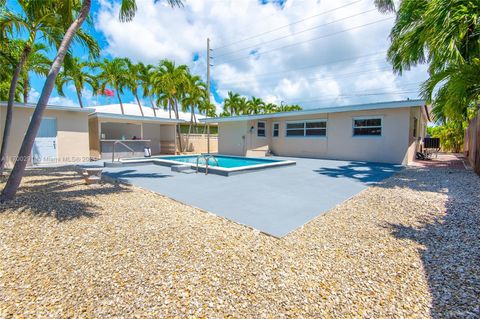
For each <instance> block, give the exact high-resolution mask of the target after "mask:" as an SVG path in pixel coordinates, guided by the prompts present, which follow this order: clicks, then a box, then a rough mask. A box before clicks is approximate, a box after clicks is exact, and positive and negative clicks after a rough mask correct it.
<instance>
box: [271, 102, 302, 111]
mask: <svg viewBox="0 0 480 319" xmlns="http://www.w3.org/2000/svg"><path fill="white" fill-rule="evenodd" d="M301 110H302V107H301V106H300V105H296V104H292V105H288V104H283V103H282V104H280V106H277V108H276V112H292V111H301Z"/></svg>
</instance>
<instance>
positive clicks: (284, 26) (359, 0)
mask: <svg viewBox="0 0 480 319" xmlns="http://www.w3.org/2000/svg"><path fill="white" fill-rule="evenodd" d="M361 1H363V0H357V1H353V2H350V3H347V4H345V5H342V6H340V7H336V8H333V9H330V10H327V11H324V12H320V13H318V14H315V15H312V16H309V17H306V18H303V19H301V20H297V21H294V22H292V23H289V24H286V25H283V26H280V27H277V28H275V29H271V30H269V31H265V32H262V33H259V34H255V35H253V36H250V37H247V38H244V39H241V40H238V41H235V42H231V43H229V44H226V45H222V46H219V47H216V48H214V49H213V50H219V49H222V48H226V47H229V46H232V45H234V44H237V43H241V42H245V41H247V40H251V39H255V38H258V37H260V36H262V35H265V34H269V33H272V32H275V31H278V30H281V29H284V28H287V27H289V26H292V25H295V24H298V23H301V22H303V21H306V20H309V19H312V18H315V17H318V16H321V15H324V14H327V13H330V12H333V11H336V10H339V9H343V8H346V7H348V6H351V5H354V4H356V3H359V2H361Z"/></svg>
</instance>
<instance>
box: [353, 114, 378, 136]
mask: <svg viewBox="0 0 480 319" xmlns="http://www.w3.org/2000/svg"><path fill="white" fill-rule="evenodd" d="M381 135H382V119H381V118H361V119H354V120H353V136H381Z"/></svg>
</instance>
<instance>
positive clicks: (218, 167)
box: [121, 154, 295, 176]
mask: <svg viewBox="0 0 480 319" xmlns="http://www.w3.org/2000/svg"><path fill="white" fill-rule="evenodd" d="M210 156H212V157H210V158H209V160H208V173H213V174H218V175H223V176H229V175H233V174H238V173H246V172H251V171H255V170H259V169H265V168H272V167H279V166H285V165H295V162H294V161H290V160H283V159H273V158H257V157H245V156H231V155H222V154H215V155H210ZM197 158H198V168H199V171H200V172H205V171H206V166H207V165H206V158H205V157H204V156H202V155H201V154H198V155H175V156H152V157H149V158H147V157H136V158H126V159H122V160H121V162H122V163H124V164H141V163H147V164H152V163H153V164H156V165H163V166H178V165H183V166H185V165H188V166H190V168H192V169H196V168H197Z"/></svg>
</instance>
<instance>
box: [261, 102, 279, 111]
mask: <svg viewBox="0 0 480 319" xmlns="http://www.w3.org/2000/svg"><path fill="white" fill-rule="evenodd" d="M277 109H278V107H277V105H276V104H273V103H267V104H265V106H264V107H263V113H275V112H278V111H277Z"/></svg>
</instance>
